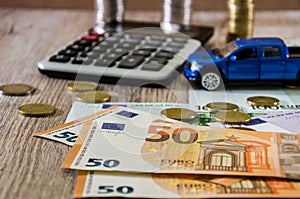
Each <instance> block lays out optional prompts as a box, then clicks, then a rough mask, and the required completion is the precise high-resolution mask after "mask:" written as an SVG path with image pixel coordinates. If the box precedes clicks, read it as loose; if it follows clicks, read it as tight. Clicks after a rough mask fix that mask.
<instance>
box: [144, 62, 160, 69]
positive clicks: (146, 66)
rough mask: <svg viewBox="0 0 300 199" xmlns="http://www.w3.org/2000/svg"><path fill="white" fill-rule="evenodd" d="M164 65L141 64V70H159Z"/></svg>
mask: <svg viewBox="0 0 300 199" xmlns="http://www.w3.org/2000/svg"><path fill="white" fill-rule="evenodd" d="M163 67H164V65H163V64H160V63H147V64H144V65H143V66H142V70H150V71H159V70H161V69H162V68H163Z"/></svg>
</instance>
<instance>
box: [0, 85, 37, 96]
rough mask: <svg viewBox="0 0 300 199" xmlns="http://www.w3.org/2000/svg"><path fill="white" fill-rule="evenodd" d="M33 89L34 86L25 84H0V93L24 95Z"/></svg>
mask: <svg viewBox="0 0 300 199" xmlns="http://www.w3.org/2000/svg"><path fill="white" fill-rule="evenodd" d="M34 91H35V88H33V87H32V86H29V85H27V84H6V85H3V86H0V93H1V94H2V95H10V96H24V95H29V94H31V93H33V92H34Z"/></svg>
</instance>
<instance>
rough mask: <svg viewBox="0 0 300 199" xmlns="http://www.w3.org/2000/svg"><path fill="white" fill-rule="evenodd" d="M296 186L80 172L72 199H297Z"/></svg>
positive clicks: (272, 180) (276, 182) (244, 180)
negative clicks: (127, 198)
mask: <svg viewBox="0 0 300 199" xmlns="http://www.w3.org/2000/svg"><path fill="white" fill-rule="evenodd" d="M299 195H300V182H296V181H287V180H285V179H278V178H265V177H245V178H241V177H219V176H217V177H216V176H208V175H186V174H182V175H173V174H141V173H139V174H137V173H135V174H134V173H120V172H99V171H89V172H88V171H80V172H79V174H78V178H77V183H76V186H75V190H74V197H75V198H83V197H130V198H132V197H142V198H298V197H299Z"/></svg>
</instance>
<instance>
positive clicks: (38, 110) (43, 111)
mask: <svg viewBox="0 0 300 199" xmlns="http://www.w3.org/2000/svg"><path fill="white" fill-rule="evenodd" d="M18 111H19V113H20V114H22V115H24V116H31V117H45V116H49V115H53V114H54V113H55V111H56V109H55V107H54V106H52V105H49V104H26V105H23V106H20V107H19V108H18Z"/></svg>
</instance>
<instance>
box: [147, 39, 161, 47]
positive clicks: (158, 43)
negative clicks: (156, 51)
mask: <svg viewBox="0 0 300 199" xmlns="http://www.w3.org/2000/svg"><path fill="white" fill-rule="evenodd" d="M161 44H162V42H161V41H155V40H150V41H147V42H146V45H152V46H161Z"/></svg>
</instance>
